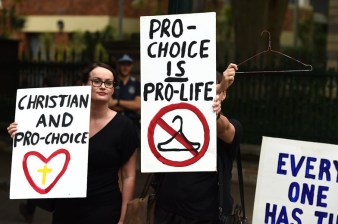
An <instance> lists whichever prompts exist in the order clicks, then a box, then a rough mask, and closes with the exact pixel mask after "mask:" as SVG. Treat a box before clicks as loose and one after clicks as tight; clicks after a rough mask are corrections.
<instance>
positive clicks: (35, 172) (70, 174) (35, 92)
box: [10, 86, 91, 199]
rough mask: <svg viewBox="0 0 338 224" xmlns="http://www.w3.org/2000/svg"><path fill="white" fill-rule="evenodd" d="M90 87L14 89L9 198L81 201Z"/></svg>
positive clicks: (84, 193) (83, 188)
mask: <svg viewBox="0 0 338 224" xmlns="http://www.w3.org/2000/svg"><path fill="white" fill-rule="evenodd" d="M90 99H91V87H90V86H76V87H54V88H34V89H19V90H17V98H16V110H15V121H16V122H17V123H18V131H17V133H16V135H15V138H14V139H13V154H12V170H11V184H10V198H11V199H23V198H72V197H86V191H87V165H88V141H89V119H90Z"/></svg>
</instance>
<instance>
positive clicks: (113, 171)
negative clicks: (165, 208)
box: [8, 63, 138, 224]
mask: <svg viewBox="0 0 338 224" xmlns="http://www.w3.org/2000/svg"><path fill="white" fill-rule="evenodd" d="M116 79H117V77H116V73H115V71H113V69H112V68H111V67H110V66H108V65H106V64H103V63H94V64H92V65H91V66H89V67H87V68H86V69H85V70H84V72H83V74H82V79H81V81H82V85H90V86H92V91H91V109H90V128H89V154H88V155H89V156H88V177H87V197H86V198H64V199H55V203H54V204H55V210H54V212H53V224H68V223H72V224H73V223H88V224H89V223H91V224H112V223H123V219H124V215H125V211H126V207H127V203H128V201H129V200H131V199H132V197H133V193H134V187H135V177H136V151H135V149H136V147H137V145H138V138H137V134H136V130H135V128H134V125H133V123H132V122H131V121H130V120H129V119H128V118H127V117H125V116H123V115H121V114H119V113H117V112H116V111H113V110H111V109H109V107H108V104H109V101H110V99H111V97H112V94H113V93H114V89H115V86H116ZM16 125H17V124H15V123H12V124H11V125H10V126H9V128H8V133H9V134H10V135H11V136H12V137H13V136H14V134H15V132H16V130H17V129H16ZM119 171H120V172H121V180H120V181H121V184H122V188H121V189H120V188H119V183H118V182H119V178H118V172H119Z"/></svg>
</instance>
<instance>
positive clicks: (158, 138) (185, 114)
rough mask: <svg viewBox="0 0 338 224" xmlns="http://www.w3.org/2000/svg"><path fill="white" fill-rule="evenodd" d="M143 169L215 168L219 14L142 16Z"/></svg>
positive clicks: (180, 169)
mask: <svg viewBox="0 0 338 224" xmlns="http://www.w3.org/2000/svg"><path fill="white" fill-rule="evenodd" d="M140 26H141V27H140V30H141V88H142V101H141V105H142V106H141V113H142V119H141V171H142V172H180V171H215V170H216V122H215V119H216V118H215V113H214V112H213V110H212V104H213V99H214V96H215V92H216V90H215V89H216V83H215V82H216V14H215V13H213V12H212V13H196V14H179V15H162V16H144V17H141V21H140Z"/></svg>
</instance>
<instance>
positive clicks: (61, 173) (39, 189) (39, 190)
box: [22, 149, 70, 194]
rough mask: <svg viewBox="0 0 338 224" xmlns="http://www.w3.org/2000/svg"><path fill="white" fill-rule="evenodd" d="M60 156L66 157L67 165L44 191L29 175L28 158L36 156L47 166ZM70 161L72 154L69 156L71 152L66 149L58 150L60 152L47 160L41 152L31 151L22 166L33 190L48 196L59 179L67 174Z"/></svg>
mask: <svg viewBox="0 0 338 224" xmlns="http://www.w3.org/2000/svg"><path fill="white" fill-rule="evenodd" d="M59 154H65V156H66V160H65V164H64V165H63V167H62V170H61V171H60V173H59V174H58V175H57V176H56V178H55V180H54V181H53V182H52V183H51V184H50V185H49V186H48V187H47V188H46V189H42V188H40V187H38V186H37V185H36V184H35V182H34V181H33V179H32V177H31V175H30V174H29V171H28V167H27V159H28V157H29V156H36V157H38V158H39V159H40V160H41V161H42V162H44V163H46V164H47V163H48V162H49V161H50V160H51V159H52V158H54V157H55V156H57V155H59ZM69 160H70V154H69V152H68V151H67V150H66V149H58V150H56V151H55V152H53V153H52V154H51V155H50V156H49V157H48V158H47V159H46V158H45V157H44V156H43V155H41V154H40V153H39V152H36V151H31V152H27V153H26V154H25V156H24V157H23V161H22V166H23V171H24V173H25V176H26V178H27V180H28V182H29V184H30V185H31V186H32V187H33V189H34V190H35V191H36V192H38V193H40V194H47V193H48V192H49V191H50V190H51V189H52V188H53V187H54V185H55V184H56V183H57V182H58V181H59V179H60V178H61V176H62V175H63V174H64V173H65V172H66V170H67V167H68V164H69Z"/></svg>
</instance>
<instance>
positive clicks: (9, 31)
mask: <svg viewBox="0 0 338 224" xmlns="http://www.w3.org/2000/svg"><path fill="white" fill-rule="evenodd" d="M20 2H21V0H15V1H14V2H13V3H12V4H11V5H8V6H7V7H3V8H1V9H0V37H3V38H12V37H13V35H14V34H15V33H16V32H17V31H20V30H22V29H23V28H24V26H25V22H26V19H25V18H24V17H23V16H18V15H17V14H16V6H17V4H20Z"/></svg>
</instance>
